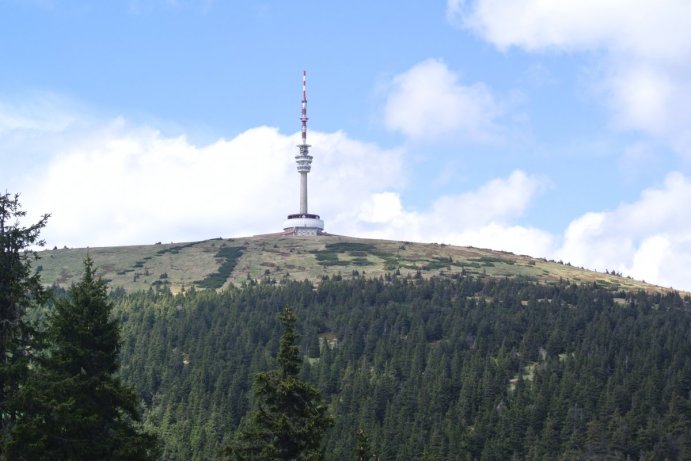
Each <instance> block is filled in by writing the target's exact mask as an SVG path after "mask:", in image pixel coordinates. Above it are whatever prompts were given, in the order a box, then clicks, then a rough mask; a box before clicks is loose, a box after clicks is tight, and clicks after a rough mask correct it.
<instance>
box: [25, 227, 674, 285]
mask: <svg viewBox="0 0 691 461" xmlns="http://www.w3.org/2000/svg"><path fill="white" fill-rule="evenodd" d="M87 254H89V255H90V256H91V257H92V258H93V260H94V263H95V265H96V267H97V273H98V275H100V276H101V277H103V278H104V279H105V280H107V281H108V282H109V284H110V286H111V288H116V287H121V288H123V289H124V290H126V291H128V292H133V291H139V290H148V289H150V288H153V289H170V290H171V291H172V292H174V293H177V292H180V291H183V290H187V289H190V288H192V287H195V288H196V289H200V288H201V289H219V288H224V287H228V286H230V285H235V286H240V285H242V284H243V283H248V282H250V283H253V282H260V283H272V284H276V283H279V284H280V283H285V282H287V281H289V280H297V281H302V280H310V281H312V282H314V283H319V281H320V280H323V279H324V278H325V277H328V278H331V277H334V276H335V277H339V276H340V277H347V278H351V277H367V278H374V277H394V276H395V277H418V278H419V277H422V278H429V277H432V276H440V277H449V276H454V275H456V274H468V275H476V276H485V277H509V278H521V279H523V280H530V281H535V282H539V283H554V282H557V281H559V280H566V281H570V282H573V283H597V284H598V285H600V286H606V287H610V288H612V289H622V290H646V291H658V292H659V291H668V289H665V288H662V287H659V286H655V285H651V284H647V283H645V282H641V281H636V280H633V279H631V278H629V277H622V276H619V275H617V274H614V273H600V272H595V271H590V270H586V269H583V268H577V267H573V266H571V265H570V264H569V263H562V262H556V261H548V260H546V259H543V258H542V259H541V258H532V257H529V256H524V255H515V254H513V253H509V252H504V251H494V250H488V249H480V248H474V247H461V246H453V245H445V244H437V243H415V242H404V241H392V240H374V239H362V238H354V237H347V236H339V235H324V236H320V237H316V238H315V237H294V236H290V237H286V236H276V235H260V236H254V237H244V238H231V239H222V238H218V239H211V240H204V241H199V242H186V243H168V244H162V243H157V244H154V245H136V246H120V247H101V248H79V249H68V248H64V249H53V250H46V251H41V252H39V256H40V258H41V259H40V260H39V261H38V262H37V263H36V267H37V270H38V271H40V272H41V279H42V280H43V282H44V283H45V284H46V285H58V286H61V287H67V286H69V285H70V284H72V283H73V282H75V281H77V280H78V278H79V277H80V276H81V273H82V270H83V265H82V263H83V260H84V258H85V257H86V255H87Z"/></svg>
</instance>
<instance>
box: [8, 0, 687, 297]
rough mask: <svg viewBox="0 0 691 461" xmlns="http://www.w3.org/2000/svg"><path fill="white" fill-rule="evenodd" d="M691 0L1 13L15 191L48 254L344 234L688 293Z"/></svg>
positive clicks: (202, 2)
mask: <svg viewBox="0 0 691 461" xmlns="http://www.w3.org/2000/svg"><path fill="white" fill-rule="evenodd" d="M689 23H691V5H690V4H689V3H688V2H687V1H685V0H660V1H659V2H645V1H642V0H631V1H629V2H619V1H614V0H599V1H594V0H582V1H579V2H572V1H568V0H563V1H559V0H554V1H552V2H543V1H538V0H474V1H470V0H468V1H463V0H448V1H428V2H420V1H407V0H403V1H398V2H362V1H351V2H342V3H339V2H329V3H327V4H325V3H324V2H317V1H295V2H285V1H279V0H276V1H254V2H231V1H220V0H215V1H214V0H196V1H195V0H187V1H185V0H177V1H175V0H130V1H125V0H122V1H116V0H114V1H109V2H90V1H82V0H69V1H68V0H63V1H60V0H25V1H22V0H0V159H1V161H2V165H3V166H2V168H0V185H2V186H3V187H4V188H5V189H6V190H8V191H11V192H20V193H21V194H22V201H23V204H24V208H25V209H27V211H29V213H30V214H31V215H32V216H34V217H35V216H37V215H38V214H39V213H44V212H47V213H51V214H52V217H51V220H50V222H49V225H48V227H47V228H46V230H45V233H44V235H45V238H46V240H47V243H48V245H49V246H51V247H52V246H54V245H57V246H63V245H68V246H92V247H93V246H104V245H120V244H142V243H153V242H156V241H189V240H202V239H207V238H212V237H218V236H223V237H233V236H245V235H253V234H258V233H267V232H273V231H277V230H279V229H280V226H281V223H282V221H283V219H284V217H285V215H286V214H288V213H292V212H295V211H296V209H297V207H298V175H297V173H296V171H295V164H294V159H293V156H294V155H295V153H296V152H297V149H296V147H295V144H296V143H297V142H298V137H299V134H298V133H299V110H300V90H301V88H300V86H301V77H302V70H303V69H306V70H307V72H308V99H309V103H308V111H309V117H310V125H309V135H308V136H309V139H308V140H309V142H310V143H311V144H312V145H313V148H312V154H313V155H314V163H313V167H312V172H311V173H310V176H309V181H310V211H313V212H316V213H319V214H321V215H322V217H323V218H324V219H325V221H326V229H327V231H329V232H332V233H338V234H346V235H353V236H362V237H377V238H391V239H401V240H415V241H425V242H443V243H452V244H459V245H474V246H482V247H489V248H494V249H502V250H508V251H513V252H516V253H523V254H530V255H532V256H538V257H547V258H550V259H556V260H563V261H564V262H571V263H572V264H574V265H578V266H584V267H588V268H592V269H596V270H601V271H604V270H605V269H609V270H616V271H618V272H622V273H624V274H625V275H631V276H633V277H635V278H639V279H645V280H646V281H651V282H655V283H659V284H662V285H665V286H674V287H675V288H682V289H691V213H690V212H689V204H690V203H691V147H690V146H691V128H690V127H691V83H689V82H691V32H690V31H688V24H689Z"/></svg>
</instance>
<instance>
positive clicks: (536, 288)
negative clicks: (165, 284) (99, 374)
mask: <svg viewBox="0 0 691 461" xmlns="http://www.w3.org/2000/svg"><path fill="white" fill-rule="evenodd" d="M113 296H114V303H115V312H116V315H117V316H118V317H119V318H120V319H121V321H122V323H121V325H122V326H121V328H122V337H123V346H122V350H121V358H122V367H121V374H122V376H123V378H124V380H125V381H126V382H129V383H130V384H132V385H133V386H134V387H135V388H136V389H137V392H138V393H139V395H140V397H141V399H142V401H143V402H144V407H145V409H146V411H145V424H146V426H147V427H149V428H152V429H155V430H156V432H157V433H158V434H159V436H160V438H161V439H162V441H163V459H171V460H172V459H177V460H195V459H199V460H205V459H213V458H214V457H215V456H216V455H217V453H218V450H219V449H220V448H221V447H222V446H224V445H225V443H226V442H228V441H229V440H230V438H231V437H232V434H233V432H234V431H235V430H236V428H237V427H238V425H239V424H240V421H241V420H242V418H243V417H244V416H245V415H246V414H247V413H248V411H249V410H250V401H249V397H250V395H251V387H252V376H253V375H254V373H256V372H259V371H264V370H267V369H269V368H271V367H272V365H273V360H274V357H275V355H276V352H277V350H278V347H279V344H278V343H279V338H280V337H281V327H280V324H279V322H278V321H277V317H276V314H277V313H278V312H279V311H281V310H282V309H283V308H284V306H292V307H294V309H295V312H296V314H297V318H298V323H297V326H296V329H297V332H298V333H299V334H300V335H301V337H300V342H299V345H300V350H301V352H302V354H303V356H304V360H303V362H302V368H301V371H300V377H301V378H302V379H303V380H305V381H307V382H311V383H313V384H315V385H317V386H318V388H319V389H320V391H321V395H322V398H323V400H324V401H325V402H326V403H327V404H328V405H329V409H330V412H331V414H332V415H333V417H334V426H333V427H332V428H331V429H330V430H329V432H327V436H326V441H325V451H324V453H325V457H326V459H328V460H348V459H353V458H354V456H355V453H356V446H357V444H358V433H359V431H360V430H361V436H360V439H361V441H362V438H363V437H362V436H363V435H364V436H366V438H367V442H368V444H369V449H370V451H371V452H372V453H374V454H376V455H378V456H379V457H380V459H381V460H403V459H422V458H423V457H427V459H460V460H465V459H468V460H472V459H478V460H510V459H546V460H547V459H549V460H552V459H574V460H575V459H589V458H591V459H604V458H606V459H670V460H677V459H678V460H682V459H691V396H690V392H691V335H689V331H691V300H690V299H689V298H684V299H682V298H681V297H680V296H679V295H678V294H677V293H669V294H646V293H643V292H639V293H624V292H621V293H616V292H612V291H610V290H609V289H607V288H606V287H599V286H597V285H574V284H569V283H562V284H558V285H539V284H535V283H531V282H527V281H520V280H511V279H488V278H487V279H484V278H471V277H457V278H453V279H451V278H438V279H432V280H410V279H399V278H395V277H393V278H391V277H388V278H387V279H386V280H384V279H379V280H364V279H360V278H355V279H353V280H335V279H331V280H324V281H323V282H322V283H321V284H320V285H319V287H315V286H313V285H312V284H311V283H308V282H303V283H297V282H295V283H289V284H286V285H283V286H271V285H248V286H245V287H243V288H237V289H230V290H227V291H223V292H220V293H216V292H214V291H194V290H191V291H188V292H187V293H183V294H180V295H177V296H174V295H171V294H170V293H165V292H163V293H161V292H153V291H150V292H148V293H136V294H132V295H125V294H124V293H122V292H118V290H116V291H115V292H114V294H113Z"/></svg>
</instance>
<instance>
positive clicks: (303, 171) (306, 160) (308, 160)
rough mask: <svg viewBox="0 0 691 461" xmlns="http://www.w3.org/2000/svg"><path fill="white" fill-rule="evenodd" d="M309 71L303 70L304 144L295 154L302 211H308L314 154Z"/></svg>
mask: <svg viewBox="0 0 691 461" xmlns="http://www.w3.org/2000/svg"><path fill="white" fill-rule="evenodd" d="M307 120H308V118H307V71H306V70H303V71H302V113H301V115H300V122H301V125H302V127H301V132H302V144H299V145H298V148H299V149H300V153H299V154H298V155H296V156H295V161H296V163H297V165H298V173H300V213H303V214H305V213H307V173H309V172H310V170H311V168H312V156H311V155H310V154H309V150H310V147H311V146H310V145H309V144H307Z"/></svg>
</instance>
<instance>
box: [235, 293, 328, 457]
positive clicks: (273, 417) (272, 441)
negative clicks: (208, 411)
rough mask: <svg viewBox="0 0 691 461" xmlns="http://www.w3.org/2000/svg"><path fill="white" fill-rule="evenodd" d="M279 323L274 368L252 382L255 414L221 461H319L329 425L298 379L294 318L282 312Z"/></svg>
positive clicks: (315, 396) (314, 393)
mask: <svg viewBox="0 0 691 461" xmlns="http://www.w3.org/2000/svg"><path fill="white" fill-rule="evenodd" d="M279 319H280V321H281V323H282V324H283V328H284V333H283V336H282V337H281V342H280V347H279V352H278V358H277V362H278V367H277V368H276V369H274V370H270V371H267V372H262V373H257V375H256V376H255V379H254V385H253V392H254V405H255V408H254V410H253V411H252V412H251V414H250V415H249V418H248V419H247V420H246V421H245V423H244V425H243V427H241V429H240V430H239V431H238V433H237V434H236V436H235V440H234V441H233V442H232V443H231V444H230V445H229V446H228V447H227V448H226V449H225V452H224V454H223V456H222V457H223V459H230V460H237V461H242V460H262V461H273V460H277V461H278V460H320V459H322V455H321V451H320V445H321V441H322V437H323V435H324V433H325V432H326V430H327V429H328V428H329V427H330V426H331V424H332V422H333V421H332V418H331V417H330V415H329V414H328V412H327V408H326V406H325V405H323V404H322V402H321V395H320V393H319V390H318V389H317V388H315V387H314V386H312V385H310V384H307V383H305V382H303V381H301V380H300V379H299V378H298V373H299V370H300V363H301V359H300V351H299V348H298V346H297V345H296V344H295V343H296V341H297V339H298V336H297V334H296V333H295V329H294V325H295V321H296V317H295V312H294V311H293V309H291V308H289V307H287V308H286V309H285V310H284V311H283V312H282V313H281V314H280V315H279Z"/></svg>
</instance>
